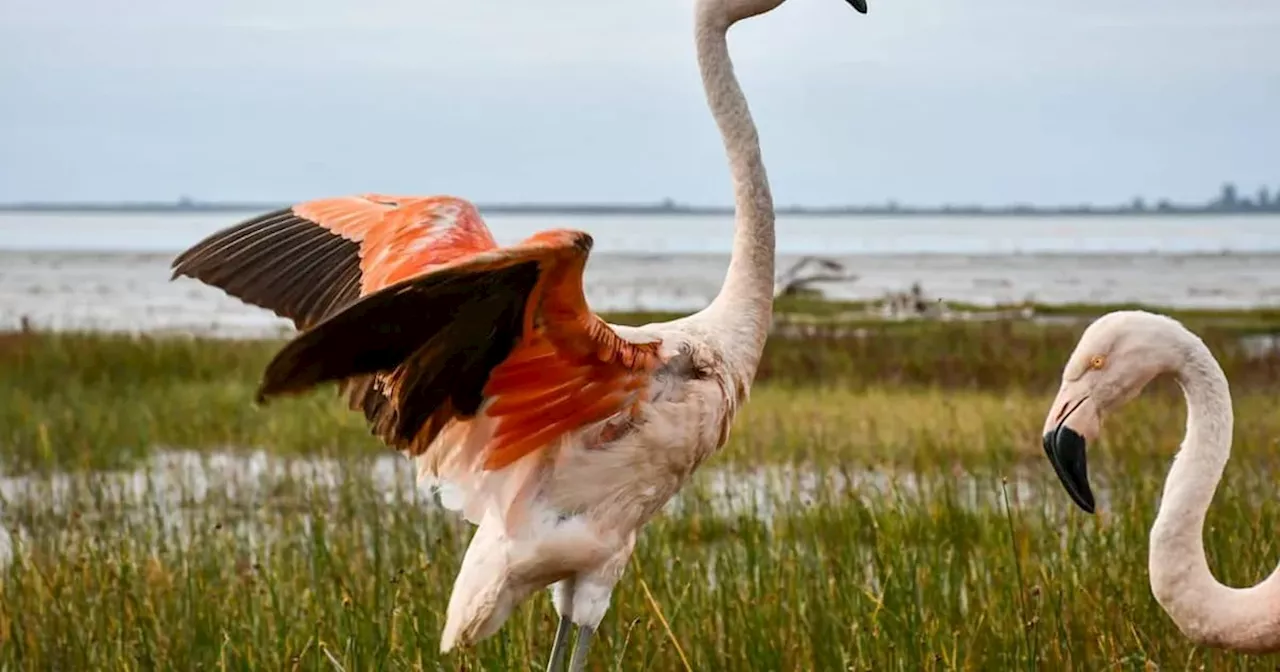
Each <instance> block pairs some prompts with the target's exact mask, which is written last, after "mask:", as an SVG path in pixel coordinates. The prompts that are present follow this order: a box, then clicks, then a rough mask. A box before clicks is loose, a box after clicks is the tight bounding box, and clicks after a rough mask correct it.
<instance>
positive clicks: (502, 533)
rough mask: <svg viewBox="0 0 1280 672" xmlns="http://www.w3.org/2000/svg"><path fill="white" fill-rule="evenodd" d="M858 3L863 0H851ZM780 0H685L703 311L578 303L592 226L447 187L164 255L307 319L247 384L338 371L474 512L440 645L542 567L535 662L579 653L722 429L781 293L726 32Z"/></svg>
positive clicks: (355, 200) (365, 406)
mask: <svg viewBox="0 0 1280 672" xmlns="http://www.w3.org/2000/svg"><path fill="white" fill-rule="evenodd" d="M847 1H848V2H849V3H850V4H852V5H853V6H854V7H855V8H856V9H857V10H858V11H859V12H862V13H865V12H866V5H865V4H864V0H847ZM781 4H782V0H698V2H697V3H696V5H695V38H696V46H697V56H698V64H699V67H700V70H701V74H702V80H703V84H704V86H705V88H706V94H707V101H708V104H709V106H710V108H711V112H712V116H713V117H714V119H715V121H716V123H717V125H718V127H719V129H720V132H721V134H722V136H723V140H724V144H725V149H726V153H727V156H728V159H729V167H730V171H731V173H732V177H733V183H734V200H735V213H736V216H735V229H734V239H733V253H732V257H731V261H730V264H729V269H728V272H727V274H726V277H725V281H724V284H723V286H722V288H721V291H720V292H719V294H718V295H717V296H716V297H715V299H714V300H712V302H711V303H710V305H708V306H707V307H706V308H705V309H703V310H702V311H700V312H698V313H695V314H693V315H690V316H688V317H685V318H681V319H678V320H673V321H670V322H665V323H656V324H647V325H644V326H641V327H625V326H619V325H611V324H607V323H606V322H604V320H602V319H601V318H600V317H599V316H597V315H596V314H595V313H593V312H592V311H591V309H590V308H589V307H588V306H587V302H586V298H585V295H584V293H583V270H584V268H585V266H586V263H587V257H588V254H589V252H590V250H591V245H592V239H591V236H590V235H588V234H586V233H584V232H581V231H573V230H552V231H543V232H539V233H537V234H535V235H533V236H532V237H530V238H528V239H527V240H525V241H523V242H520V243H518V244H516V245H512V246H509V247H502V246H499V245H498V244H497V243H496V242H495V241H494V239H493V236H492V235H491V234H490V232H489V230H488V228H487V227H486V226H485V224H484V222H483V220H482V219H481V217H480V214H479V212H478V211H477V210H476V208H475V207H474V206H473V205H471V204H470V203H468V202H467V201H464V200H461V199H458V198H453V197H449V196H430V197H417V196H389V195H375V194H367V195H362V196H348V197H339V198H328V199H321V200H314V201H308V202H305V203H300V204H298V205H295V206H293V207H291V208H288V209H284V210H280V211H277V212H272V213H268V214H265V215H263V216H260V217H256V218H253V219H250V220H248V221H245V222H243V223H241V224H238V225H236V226H233V227H231V228H229V229H226V230H223V231H220V232H218V233H215V234H213V235H212V236H210V237H208V238H206V239H205V240H203V241H201V242H200V243H198V244H197V245H195V246H193V247H192V248H191V249H189V250H187V251H186V252H184V253H183V254H182V255H180V256H179V257H178V258H177V259H176V260H175V261H174V276H175V277H177V276H180V275H181V276H188V277H191V278H195V279H198V280H200V281H202V282H204V283H206V284H209V285H212V286H215V287H218V288H221V289H222V290H224V291H225V292H227V293H228V294H230V295H232V296H235V297H238V298H239V299H241V300H243V301H246V302H248V303H252V304H254V305H258V306H261V307H264V308H267V309H270V310H272V311H274V312H275V313H277V314H278V315H281V316H284V317H287V318H289V319H291V320H292V321H293V322H294V324H295V325H296V326H297V328H298V329H299V330H300V332H301V333H300V334H299V335H298V336H297V337H296V338H294V339H293V340H292V341H291V342H290V343H289V344H288V345H286V346H285V347H284V348H283V349H282V350H281V351H280V352H279V353H278V354H277V355H276V356H275V357H274V359H272V361H271V362H270V364H269V365H268V366H267V369H266V371H265V373H264V376H263V380H262V384H261V387H260V388H259V391H258V399H259V401H263V400H266V399H268V398H270V397H273V396H277V395H283V394H293V393H300V392H304V391H306V390H309V389H312V388H314V387H316V386H318V385H320V384H323V383H328V382H336V383H337V384H338V385H339V387H340V389H341V390H342V392H343V393H344V394H345V395H346V398H347V400H348V403H349V405H350V407H351V408H352V409H353V410H358V411H361V412H363V413H364V415H365V418H366V419H367V420H368V422H369V424H370V426H371V429H372V432H373V433H374V434H375V435H377V436H378V437H379V438H380V439H381V440H382V441H384V442H385V443H387V444H388V445H389V446H392V447H394V448H396V449H398V450H400V451H402V452H403V453H404V454H406V455H408V456H409V457H411V458H413V459H414V460H416V462H417V464H418V468H419V473H420V475H421V478H422V479H423V480H425V481H427V482H431V483H434V484H437V485H439V486H440V488H441V491H442V494H443V495H444V496H443V497H442V500H443V501H444V503H445V505H446V506H448V507H450V508H453V509H456V510H460V511H461V512H462V514H463V516H464V517H465V518H466V519H467V520H468V521H470V522H472V523H473V524H476V525H477V526H478V527H477V530H476V533H475V535H474V536H473V538H472V541H471V544H470V546H469V547H468V549H467V551H466V554H465V556H464V558H463V561H462V567H461V569H460V570H459V573H458V577H457V580H456V582H455V584H454V588H453V593H452V595H451V597H450V600H449V606H448V612H447V617H446V623H445V626H444V631H443V633H442V636H441V651H444V652H447V651H449V650H451V649H452V648H453V647H455V646H459V645H465V644H470V643H473V642H475V641H478V640H480V639H483V638H485V637H488V636H490V635H492V634H493V633H494V632H496V631H497V630H498V628H500V627H501V626H502V624H503V623H504V622H505V621H506V619H507V618H508V617H509V615H510V614H511V612H512V610H513V609H514V608H515V607H516V606H517V605H518V604H519V603H521V602H522V601H523V600H524V599H526V598H527V597H529V596H530V595H531V594H532V593H533V592H535V591H537V590H541V589H543V588H546V587H548V586H550V587H551V589H552V601H553V604H554V606H555V609H556V611H557V612H558V613H559V615H560V625H559V627H558V628H557V632H556V638H555V642H554V644H553V646H552V653H551V659H550V662H549V665H548V669H558V668H559V667H561V666H562V665H563V659H564V654H565V650H566V646H567V639H568V635H569V629H570V625H571V624H573V625H576V626H577V629H578V644H577V646H576V647H575V648H574V653H573V658H572V661H571V663H570V667H571V669H573V670H581V669H583V666H584V665H585V663H586V653H587V650H588V647H589V645H590V641H591V637H592V635H593V633H594V631H595V628H596V627H597V626H598V625H599V623H600V621H601V619H602V618H603V616H604V614H605V611H606V610H607V609H608V606H609V602H610V598H611V595H612V592H613V588H614V586H615V584H616V583H617V582H618V580H619V579H620V578H621V576H622V572H623V569H624V567H625V565H626V563H627V561H628V560H629V559H630V557H631V553H632V550H633V548H634V545H635V541H636V533H637V531H638V530H639V529H640V528H641V526H643V525H644V524H645V522H646V521H648V520H649V519H650V518H651V517H652V516H653V515H654V514H655V513H656V512H657V511H658V510H659V509H660V508H661V507H662V506H663V505H664V504H665V503H666V502H667V501H668V500H669V499H670V498H671V497H672V496H673V495H674V494H675V493H676V492H677V491H678V490H679V489H680V487H681V486H682V484H683V483H684V482H685V481H686V480H687V479H688V477H689V476H690V475H691V474H692V473H693V471H694V470H695V469H696V468H697V467H698V465H699V464H701V463H702V462H703V460H705V459H706V458H707V457H708V456H709V455H711V454H712V453H714V452H715V451H716V450H718V449H719V448H720V447H721V446H723V445H724V442H725V440H726V438H727V437H728V434H729V428H730V424H731V423H732V421H733V419H734V417H735V415H736V414H737V412H738V411H739V410H740V408H741V406H742V404H743V403H745V401H746V399H747V395H748V390H749V389H750V386H751V382H752V380H753V378H754V376H755V372H756V368H757V366H758V364H759V361H760V357H761V352H762V349H763V347H764V343H765V339H766V336H767V334H768V331H769V326H770V322H771V318H772V310H773V281H774V214H773V199H772V196H771V194H770V190H769V183H768V180H767V178H766V175H765V170H764V165H763V162H762V160H761V155H760V145H759V140H758V136H757V134H756V128H755V125H754V123H753V122H752V119H751V114H750V112H749V110H748V107H747V103H746V100H745V98H744V97H743V94H742V90H741V88H740V87H739V85H738V82H737V79H736V77H735V76H734V73H733V66H732V63H731V61H730V58H729V53H728V46H727V31H728V29H729V27H730V26H732V25H733V24H734V23H736V22H738V21H740V20H742V19H746V18H749V17H752V16H755V15H758V14H763V13H765V12H768V11H770V10H772V9H774V8H776V7H777V6H779V5H781Z"/></svg>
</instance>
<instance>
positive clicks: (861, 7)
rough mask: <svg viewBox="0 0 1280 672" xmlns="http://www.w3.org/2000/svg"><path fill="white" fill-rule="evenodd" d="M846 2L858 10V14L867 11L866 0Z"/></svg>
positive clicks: (849, 0)
mask: <svg viewBox="0 0 1280 672" xmlns="http://www.w3.org/2000/svg"><path fill="white" fill-rule="evenodd" d="M848 2H849V4H850V5H853V8H854V9H856V10H858V13H859V14H866V13H867V0H848Z"/></svg>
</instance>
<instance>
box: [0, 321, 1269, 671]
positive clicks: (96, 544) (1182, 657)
mask: <svg viewBox="0 0 1280 672" xmlns="http://www.w3.org/2000/svg"><path fill="white" fill-rule="evenodd" d="M1094 310H1096V309H1094ZM1075 314H1088V313H1087V311H1085V310H1083V309H1081V310H1080V311H1078V312H1077V313H1075ZM1187 319H1188V322H1189V323H1190V324H1191V325H1192V326H1193V327H1195V328H1197V329H1198V330H1199V331H1200V332H1201V333H1202V334H1203V335H1204V336H1205V338H1206V340H1207V341H1208V342H1209V344H1210V347H1211V348H1213V349H1214V351H1215V353H1216V354H1217V355H1218V356H1219V358H1220V360H1221V361H1222V363H1223V367H1224V369H1225V370H1226V371H1227V374H1228V376H1229V377H1230V378H1231V380H1232V391H1233V394H1234V395H1235V403H1236V414H1237V422H1236V443H1235V449H1234V451H1235V452H1234V453H1233V455H1234V457H1233V460H1232V462H1231V464H1230V465H1229V466H1228V468H1227V475H1226V479H1225V483H1224V487H1223V488H1222V489H1221V491H1220V492H1219V494H1218V496H1217V498H1216V499H1215V503H1214V507H1213V509H1212V510H1211V511H1210V513H1209V518H1208V524H1207V530H1206V534H1205V538H1206V544H1207V547H1208V549H1209V556H1210V564H1211V566H1212V567H1213V569H1214V571H1215V574H1216V575H1217V576H1218V578H1219V579H1220V580H1222V581H1224V582H1226V583H1229V584H1233V585H1245V584H1252V583H1255V582H1256V581H1258V580H1260V579H1261V578H1262V577H1264V576H1265V575H1266V574H1267V573H1268V572H1269V571H1270V570H1271V569H1272V568H1273V567H1274V565H1275V563H1276V561H1277V559H1280V549H1277V548H1276V543H1275V541H1274V534H1272V531H1274V530H1275V529H1277V527H1278V525H1277V523H1278V522H1280V521H1277V512H1278V511H1280V509H1277V508H1276V507H1274V506H1272V505H1271V500H1272V499H1273V498H1274V483H1275V476H1276V475H1277V471H1278V470H1277V468H1276V467H1277V465H1276V458H1275V457H1274V455H1276V454H1277V452H1276V450H1275V447H1276V446H1275V444H1276V440H1277V437H1280V415H1277V414H1276V413H1275V412H1274V409H1275V403H1274V398H1275V394H1274V390H1275V381H1276V380H1277V371H1280V368H1278V367H1280V356H1266V357H1262V358H1256V357H1250V356H1249V355H1248V354H1247V353H1246V351H1245V350H1244V349H1243V348H1241V347H1240V346H1239V345H1238V337H1239V336H1240V334H1242V333H1253V332H1256V331H1260V330H1266V329H1269V328H1272V327H1274V324H1273V321H1274V319H1275V318H1274V317H1273V316H1271V315H1269V314H1264V313H1250V314H1245V315H1234V316H1224V315H1218V314H1212V315H1211V314H1197V315H1189V316H1187ZM619 321H628V320H627V318H623V319H620V320H619ZM629 321H633V322H639V321H644V316H630V319H629ZM847 327H848V325H844V327H842V328H840V329H836V328H834V327H832V328H830V329H829V330H827V331H822V330H820V333H818V334H817V335H815V336H812V337H809V338H805V339H799V338H795V339H791V338H775V339H772V340H771V341H770V344H769V346H768V352H767V353H766V357H765V362H764V364H763V366H762V369H761V373H760V377H759V381H760V382H759V383H758V385H757V387H756V389H755V391H754V393H753V398H752V401H751V403H750V404H749V405H748V406H747V408H746V410H745V411H744V412H743V415H742V416H741V417H740V418H739V421H738V422H737V423H736V424H735V428H734V432H733V435H732V436H731V439H730V443H729V445H728V446H727V447H726V448H725V450H724V451H723V452H722V453H721V454H720V455H717V456H716V457H715V458H713V459H712V460H711V461H710V462H708V464H706V465H704V467H703V468H702V470H701V471H700V472H699V473H698V474H697V476H696V478H695V479H694V481H693V482H692V483H691V484H690V486H689V488H688V489H687V490H686V491H685V492H683V493H682V494H681V496H680V497H679V499H678V500H677V501H676V502H674V503H673V504H672V505H671V507H669V509H668V511H666V512H665V513H664V515H662V516H659V517H658V518H657V519H656V520H655V521H654V522H653V523H652V524H651V525H650V526H649V527H648V528H646V530H645V531H644V533H643V534H642V535H641V538H640V542H639V545H638V547H637V550H636V555H635V558H634V559H633V562H632V564H631V565H630V566H629V568H628V573H627V575H626V577H625V578H624V580H623V582H622V583H621V584H620V585H619V587H618V589H617V591H616V593H615V597H614V602H613V605H612V607H611V608H610V610H609V612H608V614H607V616H606V618H605V621H604V623H603V624H602V626H601V629H600V632H599V634H598V635H597V638H596V642H595V645H594V647H593V652H592V659H591V667H592V669H600V670H606V669H608V670H613V669H619V670H642V669H644V670H680V669H684V665H683V662H682V659H681V655H680V652H683V654H684V655H685V656H687V658H688V661H689V663H690V664H691V666H692V667H693V668H694V669H726V670H739V669H743V670H745V669H751V670H792V669H813V670H846V669H856V670H950V669H964V670H988V669H1000V670H1022V669H1027V670H1031V669H1088V670H1104V669H1118V670H1129V669H1134V670H1136V669H1147V668H1146V666H1147V665H1150V664H1154V665H1156V666H1158V667H1159V668H1160V669H1212V670H1219V669H1254V668H1255V667H1257V666H1259V665H1260V664H1265V665H1264V666H1266V667H1275V665H1276V664H1277V663H1278V662H1280V657H1267V658H1248V657H1242V656H1236V655H1233V654H1227V653H1222V652H1216V651H1205V650H1200V649H1196V648H1194V647H1192V646H1190V645H1189V644H1187V642H1186V641H1185V639H1184V638H1183V637H1182V636H1181V635H1180V634H1179V633H1178V632H1177V630H1176V628H1175V627H1174V626H1173V625H1172V623H1171V622H1170V621H1169V619H1168V618H1167V616H1165V615H1164V613H1163V612H1162V611H1161V610H1160V608H1159V606H1158V605H1157V604H1156V603H1155V601H1154V599H1153V598H1152V597H1151V594H1150V590H1149V588H1148V585H1147V572H1146V561H1147V558H1146V552H1147V538H1146V536H1147V530H1148V528H1149V526H1150V523H1151V521H1152V519H1153V517H1154V514H1155V506H1156V502H1157V501H1158V497H1159V493H1160V488H1161V485H1162V481H1163V476H1164V470H1165V469H1166V468H1167V463H1168V459H1169V458H1170V457H1171V455H1172V453H1173V451H1174V450H1175V449H1176V446H1177V443H1178V441H1179V439H1180V438H1181V433H1182V429H1183V418H1184V411H1183V407H1182V401H1181V399H1180V397H1179V396H1178V394H1177V391H1176V388H1175V387H1174V386H1172V385H1171V384H1169V383H1168V381H1164V382H1162V383H1160V384H1157V385H1155V388H1156V389H1154V390H1152V391H1150V392H1148V393H1147V395H1145V396H1143V397H1142V398H1140V399H1138V400H1137V401H1135V402H1133V403H1132V404H1131V405H1130V406H1129V407H1127V408H1125V409H1124V410H1123V411H1121V412H1120V413H1119V414H1118V415H1117V416H1115V417H1113V418H1112V419H1110V420H1109V421H1108V424H1107V428H1106V434H1105V437H1104V441H1103V443H1102V444H1100V445H1099V446H1098V447H1097V449H1096V450H1093V451H1092V452H1091V455H1090V467H1091V470H1092V471H1093V473H1094V480H1095V487H1096V489H1097V490H1098V491H1099V498H1100V510H1099V514H1098V515H1096V516H1087V515H1084V514H1082V513H1080V512H1079V511H1077V510H1075V509H1074V508H1073V507H1072V506H1071V504H1070V502H1069V500H1068V498H1067V497H1066V495H1065V493H1064V492H1062V491H1061V488H1060V487H1059V486H1058V484H1057V482H1056V480H1055V479H1054V477H1053V474H1052V471H1051V469H1049V467H1048V465H1047V464H1046V463H1045V461H1044V458H1043V455H1042V453H1041V452H1040V449H1039V446H1038V434H1039V430H1040V426H1041V423H1042V422H1043V418H1044V415H1045V413H1046V412H1047V411H1048V408H1047V404H1048V403H1049V402H1050V401H1051V399H1052V395H1053V392H1054V391H1055V389H1056V386H1057V379H1058V376H1059V373H1060V368H1061V366H1062V364H1063V362H1064V361H1065V358H1066V356H1067V354H1068V353H1069V352H1070V349H1071V347H1072V346H1073V345H1074V342H1075V338H1076V337H1077V336H1078V334H1079V331H1080V328H1081V326H1080V325H1066V326H1046V325H1034V324H1031V323H1026V322H997V323H974V324H938V323H914V322H908V323H894V324H878V323H865V324H859V325H857V329H858V330H862V331H858V330H853V331H851V330H850V329H849V328H847ZM278 346H279V343H277V342H238V341H214V340H200V339H186V338H165V339H145V338H130V337H123V336H105V335H92V334H80V335H48V334H26V335H10V336H7V337H3V338H2V339H0V372H2V373H0V376H3V377H0V432H2V433H0V444H3V445H4V447H5V454H4V460H3V464H4V467H5V470H6V472H8V473H9V474H12V475H15V478H14V479H13V480H11V481H9V482H8V483H7V484H6V486H5V489H4V490H3V493H4V497H5V499H6V501H5V502H4V503H3V508H2V509H0V512H2V515H3V521H4V526H3V529H6V530H9V532H10V534H12V535H13V537H12V544H13V547H14V549H15V550H14V553H13V557H12V558H11V559H10V561H9V562H7V563H6V564H5V565H4V566H3V567H2V568H0V668H3V669H192V670H194V669H271V670H277V669H300V670H337V669H344V670H377V669H387V670H401V669H430V670H434V669H441V670H455V669H467V670H479V669H484V670H489V669H518V670H524V669H529V670H533V669H542V667H543V665H544V664H545V658H546V655H547V653H548V649H549V645H550V642H551V638H552V634H553V633H554V628H555V622H554V619H555V617H554V613H553V611H552V610H551V608H550V604H549V601H548V600H547V598H546V597H543V596H541V595H539V596H537V597H535V599H533V600H531V602H530V603H528V604H526V605H525V606H523V607H521V608H520V609H518V610H517V611H516V613H515V614H514V615H513V617H512V619H511V620H510V621H509V622H508V624H507V626H506V627H505V628H504V629H503V631H501V633H500V634H499V635H497V636H495V637H494V638H493V639H491V640H488V641H486V642H484V643H482V644H481V645H480V646H479V647H477V648H476V649H474V650H470V651H466V652H462V653H458V654H451V655H449V656H444V657H442V656H440V655H439V654H438V653H437V646H438V636H439V631H440V628H441V627H442V625H443V618H444V609H445V606H446V604H447V601H448V593H449V591H450V589H451V588H452V582H453V577H454V575H455V573H456V570H457V566H458V563H459V562H460V560H461V556H462V552H463V550H464V549H465V544H466V543H467V541H468V539H469V536H470V533H471V531H470V529H469V527H468V526H466V525H465V524H462V523H459V522H458V521H457V520H456V519H455V518H454V517H453V516H452V515H449V514H445V513H443V512H441V511H439V510H438V509H437V508H436V507H435V506H434V504H433V503H432V502H431V501H430V499H429V497H428V496H427V495H426V494H425V493H421V492H418V491H416V490H415V489H414V488H413V487H412V478H411V474H410V472H409V471H408V470H407V467H406V466H405V465H404V464H403V463H402V462H399V461H398V458H396V459H388V458H387V456H386V451H384V450H383V449H382V448H381V447H380V446H379V445H378V444H377V442H376V441H374V440H373V439H372V438H370V437H369V436H368V433H367V431H366V430H365V428H364V426H363V424H362V423H361V422H360V420H359V417H358V416H357V415H356V414H354V413H351V412H348V411H346V410H344V408H343V406H342V404H341V403H339V402H338V400H337V399H336V398H335V396H334V394H333V393H332V392H331V391H327V390H326V391H321V392H317V393H315V394H312V395H308V396H305V397H302V398H298V399H292V400H288V401H284V402H279V403H273V404H272V405H270V406H267V407H265V408H255V407H254V406H253V405H252V404H251V402H250V400H251V398H252V394H251V393H252V391H253V389H254V387H255V385H256V382H257V377H258V374H259V372H260V370H261V368H262V366H263V364H265V362H266V361H267V359H269V358H270V356H271V354H272V353H273V352H274V349H275V348H277V347H278ZM302 458H308V459H311V460H319V462H310V463H308V462H300V461H298V460H301V459H302ZM166 459H167V460H175V459H182V460H187V461H188V462H184V463H183V464H184V466H183V469H181V470H178V471H162V465H164V464H168V463H167V462H165V460H166ZM305 464H311V465H312V466H313V467H316V468H320V469H331V470H332V472H333V473H336V474H339V475H341V478H340V479H339V480H338V481H337V482H335V483H330V482H328V481H325V480H323V479H321V480H316V479H309V478H306V477H305V474H301V473H299V472H297V469H299V468H301V466H303V465H305ZM247 465H256V467H257V471H252V472H241V471H237V469H244V468H246V467H247ZM388 465H390V466H388ZM397 465H398V467H397ZM289 468H292V469H294V471H293V472H290V471H289ZM394 468H398V469H399V471H395V472H394V474H393V475H391V476H389V475H388V474H389V473H391V472H390V471H389V470H391V469H394ZM133 469H137V470H139V471H129V470H133ZM156 473H163V474H168V475H167V476H164V477H163V478H160V477H156V478H154V479H150V480H149V479H148V477H147V474H156ZM178 473H181V474H185V476H184V477H181V478H180V477H179V476H177V475H176V474H178ZM18 474H25V475H26V476H27V477H28V478H25V479H19V478H17V477H16V476H17V475H18ZM113 479H114V480H113ZM127 486H131V487H135V488H137V489H136V490H134V491H130V490H128V489H127ZM649 595H652V598H653V599H652V601H651V600H650V599H649V597H648V596H649ZM659 610H660V613H659ZM664 620H665V622H667V623H669V625H670V632H668V630H667V629H666V627H664V625H663V622H664ZM677 643H678V645H679V651H678V650H677V646H676V644H677Z"/></svg>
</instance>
